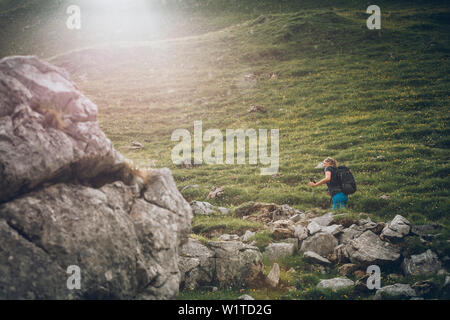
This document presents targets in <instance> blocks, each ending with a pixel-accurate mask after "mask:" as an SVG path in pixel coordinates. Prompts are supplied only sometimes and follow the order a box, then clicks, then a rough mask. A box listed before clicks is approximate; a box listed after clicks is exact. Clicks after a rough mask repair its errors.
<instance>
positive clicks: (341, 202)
mask: <svg viewBox="0 0 450 320" xmlns="http://www.w3.org/2000/svg"><path fill="white" fill-rule="evenodd" d="M332 200H333V210H336V209H341V208H345V207H346V206H347V201H348V197H347V195H346V194H345V193H343V192H339V193H336V194H335V195H334V196H333V198H332Z"/></svg>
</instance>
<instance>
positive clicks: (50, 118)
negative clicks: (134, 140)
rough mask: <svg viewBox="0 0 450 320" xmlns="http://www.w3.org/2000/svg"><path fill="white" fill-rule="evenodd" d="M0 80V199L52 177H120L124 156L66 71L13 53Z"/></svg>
mask: <svg viewBox="0 0 450 320" xmlns="http://www.w3.org/2000/svg"><path fill="white" fill-rule="evenodd" d="M0 78H1V79H2V82H1V84H0V101H1V109H0V164H1V170H0V203H1V202H5V201H7V200H10V199H13V198H14V197H16V196H18V195H19V194H24V193H26V192H29V191H31V190H34V189H35V188H37V187H39V186H41V185H42V184H44V183H45V182H49V181H51V182H52V183H54V182H58V181H60V182H62V181H67V180H69V181H70V180H74V178H76V179H78V181H91V180H95V181H96V182H98V180H99V177H102V178H103V179H104V180H107V182H113V181H115V180H120V179H121V175H122V173H123V170H124V169H125V167H126V164H125V159H124V158H123V157H122V156H121V155H120V154H119V153H118V152H117V151H116V150H115V149H114V148H113V146H112V143H111V141H110V140H109V139H108V138H106V136H105V134H104V133H103V132H102V131H101V130H100V128H99V126H98V123H97V106H96V105H95V104H94V103H92V102H91V101H90V100H89V99H87V98H86V97H85V96H84V95H83V94H81V92H79V91H78V89H77V87H76V86H75V84H73V83H72V82H71V81H70V77H69V75H68V74H67V72H66V71H65V70H63V69H60V68H57V67H55V66H52V65H50V64H48V63H46V62H43V61H41V60H39V59H37V58H36V57H31V56H26V57H25V56H14V57H6V58H3V59H2V60H0Z"/></svg>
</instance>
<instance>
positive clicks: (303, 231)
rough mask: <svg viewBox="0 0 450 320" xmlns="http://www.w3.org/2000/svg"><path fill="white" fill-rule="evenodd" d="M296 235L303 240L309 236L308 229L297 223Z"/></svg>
mask: <svg viewBox="0 0 450 320" xmlns="http://www.w3.org/2000/svg"><path fill="white" fill-rule="evenodd" d="M294 236H296V237H297V238H298V240H300V241H302V240H305V239H306V238H308V230H307V229H306V228H305V227H303V226H302V225H300V224H299V225H296V226H295V229H294Z"/></svg>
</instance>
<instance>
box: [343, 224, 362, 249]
mask: <svg viewBox="0 0 450 320" xmlns="http://www.w3.org/2000/svg"><path fill="white" fill-rule="evenodd" d="M363 232H364V228H363V227H360V226H358V225H356V224H352V225H351V226H350V227H348V228H347V229H344V230H342V232H341V233H340V234H338V235H337V238H338V240H339V243H340V244H347V243H348V242H350V241H351V240H353V239H355V238H357V237H359V236H360V235H362V234H363Z"/></svg>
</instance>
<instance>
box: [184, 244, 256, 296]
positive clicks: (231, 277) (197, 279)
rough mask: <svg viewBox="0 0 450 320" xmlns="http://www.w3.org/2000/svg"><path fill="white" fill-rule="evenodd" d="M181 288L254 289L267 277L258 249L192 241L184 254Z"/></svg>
mask: <svg viewBox="0 0 450 320" xmlns="http://www.w3.org/2000/svg"><path fill="white" fill-rule="evenodd" d="M179 260H180V272H181V287H182V288H189V289H196V288H198V287H204V286H211V285H214V284H216V283H217V284H218V285H219V286H220V287H221V288H229V287H238V288H240V287H242V286H251V285H253V284H254V283H255V282H256V281H258V280H260V279H262V278H263V268H264V265H263V264H262V256H261V253H260V252H259V249H258V248H257V247H253V246H250V245H246V244H243V243H242V242H239V241H210V242H208V244H207V246H205V245H203V244H201V243H200V241H198V240H196V239H189V241H188V243H187V244H185V245H184V246H183V247H182V249H181V252H180V257H179Z"/></svg>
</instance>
